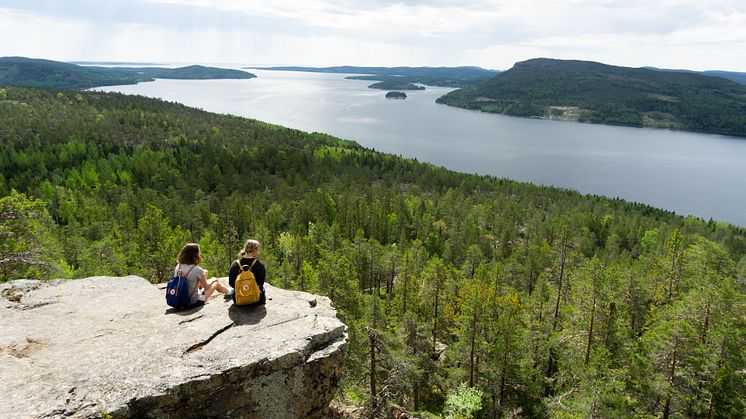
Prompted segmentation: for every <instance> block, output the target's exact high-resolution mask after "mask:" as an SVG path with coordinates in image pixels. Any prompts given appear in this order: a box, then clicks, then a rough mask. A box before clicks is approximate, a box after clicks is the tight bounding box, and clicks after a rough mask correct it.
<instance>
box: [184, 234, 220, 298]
mask: <svg viewBox="0 0 746 419" xmlns="http://www.w3.org/2000/svg"><path fill="white" fill-rule="evenodd" d="M176 261H177V262H178V263H179V264H178V265H176V267H175V268H174V275H177V274H178V272H179V270H180V269H181V271H182V272H184V275H185V276H186V279H187V284H189V295H190V296H191V298H190V300H189V305H190V306H192V305H196V304H204V303H205V301H207V299H209V298H210V296H211V295H212V293H213V292H215V291H218V292H221V293H223V294H225V293H226V292H228V288H226V287H225V286H223V284H221V283H220V281H218V280H217V279H215V280H213V281H210V282H209V283H208V282H207V273H208V271H207V269H202V268H201V267H200V266H199V264H200V263H202V255H201V254H200V250H199V245H198V244H197V243H187V244H186V245H185V246H184V247H182V248H181V251H179V256H177V257H176Z"/></svg>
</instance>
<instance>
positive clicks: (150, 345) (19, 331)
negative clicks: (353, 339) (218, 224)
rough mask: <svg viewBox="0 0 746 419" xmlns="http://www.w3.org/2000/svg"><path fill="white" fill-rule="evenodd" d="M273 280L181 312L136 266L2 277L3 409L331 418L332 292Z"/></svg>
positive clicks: (337, 360) (338, 341)
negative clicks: (257, 292) (239, 297)
mask: <svg viewBox="0 0 746 419" xmlns="http://www.w3.org/2000/svg"><path fill="white" fill-rule="evenodd" d="M221 280H222V281H224V282H225V278H223V279H221ZM266 289H267V297H268V301H267V304H266V305H264V306H253V307H238V306H235V305H234V304H233V303H232V301H230V300H226V299H224V298H223V296H222V295H221V294H218V295H216V296H213V297H212V298H211V299H210V300H209V301H208V302H207V304H205V305H204V306H201V307H197V308H193V309H190V310H185V311H174V310H172V309H169V308H168V306H166V303H165V298H164V290H163V285H161V286H156V285H152V284H150V283H149V282H147V281H146V280H145V279H143V278H140V277H135V276H128V277H123V278H114V277H93V278H86V279H78V280H56V281H30V280H20V281H13V282H9V283H5V284H0V295H2V298H0V330H2V333H1V334H0V363H2V368H0V382H1V383H3V389H4V390H5V391H4V400H3V403H0V417H3V418H5V417H8V418H10V417H61V416H65V417H73V418H78V417H101V416H104V417H115V418H116V417H153V418H156V417H157V418H191V417H194V418H197V417H200V418H202V417H242V418H247V417H248V418H300V417H323V416H324V415H325V411H326V408H327V406H328V404H329V402H330V401H331V399H332V397H333V395H334V392H335V390H336V385H337V382H338V381H339V378H340V376H341V374H342V366H343V361H344V356H345V352H346V349H347V333H346V327H345V325H344V324H343V323H342V322H340V321H339V320H338V319H337V317H336V312H335V310H334V309H333V308H332V306H331V302H330V300H329V299H328V298H326V297H320V296H315V295H311V294H308V293H304V292H295V291H286V290H282V289H279V288H275V287H272V286H271V285H269V284H266Z"/></svg>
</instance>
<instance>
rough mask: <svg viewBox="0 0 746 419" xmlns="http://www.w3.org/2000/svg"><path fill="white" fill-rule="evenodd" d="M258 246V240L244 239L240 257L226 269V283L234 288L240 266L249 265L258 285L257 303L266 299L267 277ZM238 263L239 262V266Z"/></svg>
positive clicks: (261, 302) (262, 302)
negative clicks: (265, 283) (265, 285)
mask: <svg viewBox="0 0 746 419" xmlns="http://www.w3.org/2000/svg"><path fill="white" fill-rule="evenodd" d="M260 247H261V245H260V244H259V242H258V241H256V240H253V239H249V240H246V242H245V243H244V245H243V249H242V250H241V253H240V255H241V257H240V258H239V259H238V260H236V261H234V262H233V263H232V264H231V267H230V269H229V270H228V284H229V285H230V286H231V287H232V288H235V287H236V278H237V277H238V274H239V273H240V272H241V266H249V267H250V269H251V272H252V273H253V274H254V278H256V283H257V285H258V286H259V292H260V294H259V301H258V302H257V304H264V303H265V302H266V300H267V297H266V295H265V293H264V280H265V279H266V277H267V271H266V269H265V268H264V264H263V263H262V262H260V261H259V249H260ZM239 263H240V264H241V265H240V266H239ZM234 292H235V291H234ZM233 298H234V299H233V301H234V302H235V294H234V297H233Z"/></svg>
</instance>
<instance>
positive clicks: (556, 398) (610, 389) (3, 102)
mask: <svg viewBox="0 0 746 419" xmlns="http://www.w3.org/2000/svg"><path fill="white" fill-rule="evenodd" d="M0 196H2V198H0V281H6V280H9V279H18V278H59V277H75V278H80V277H88V276H96V275H113V276H124V275H129V274H135V275H140V276H143V277H146V278H149V279H150V280H152V281H163V280H164V279H165V278H166V277H167V276H168V275H169V274H170V273H171V272H173V266H174V265H175V256H176V254H177V252H178V250H179V248H180V247H181V246H183V245H184V244H185V243H186V242H189V241H195V242H198V243H199V244H200V246H201V248H202V255H203V262H202V265H203V267H204V268H206V269H209V271H210V274H211V275H215V276H224V275H226V273H227V270H228V266H229V265H230V263H231V261H232V260H235V258H236V256H237V253H238V251H239V249H240V247H241V244H242V242H243V240H244V239H247V238H257V239H259V240H260V241H261V242H262V244H263V248H262V254H261V255H262V260H263V262H264V263H265V265H266V267H267V272H268V281H269V282H270V283H272V284H273V285H275V286H279V287H283V288H291V289H303V290H308V291H311V292H314V293H320V294H324V295H328V296H329V297H330V298H331V299H332V300H333V301H334V305H335V307H336V308H337V310H338V313H339V316H340V318H341V319H342V320H343V321H344V322H345V323H346V324H347V325H348V326H349V330H348V333H349V336H350V346H349V350H348V355H347V360H346V362H345V377H344V378H343V381H342V383H341V384H340V385H341V388H342V391H341V392H340V396H339V397H340V399H341V401H343V402H346V403H355V404H360V405H365V406H367V408H368V409H369V410H373V411H374V412H373V413H371V415H370V416H374V417H383V416H384V413H383V412H386V411H388V409H389V407H390V406H391V404H396V405H397V406H399V407H400V408H403V409H404V410H406V411H409V412H421V413H417V414H416V415H415V416H417V417H432V415H438V416H448V415H450V416H453V417H469V416H472V417H509V416H511V415H513V416H517V415H521V416H525V417H538V418H544V417H549V416H553V417H657V416H663V417H666V416H669V417H674V416H687V417H707V416H708V415H709V416H711V417H729V418H730V417H740V416H742V414H743V412H744V411H745V409H746V375H744V374H743V371H744V370H746V353H744V351H743V348H744V347H746V297H745V294H744V292H745V290H746V289H745V287H746V285H745V284H746V283H745V281H746V278H745V277H746V258H745V257H744V254H746V231H744V230H743V229H740V228H735V227H733V226H730V225H728V224H724V223H717V222H713V221H709V222H705V221H702V220H699V219H696V218H691V217H690V218H682V217H680V216H676V215H674V214H672V213H670V212H665V211H661V210H657V209H654V208H651V207H648V206H645V205H639V204H634V203H629V202H624V201H620V200H612V199H606V198H601V197H593V196H582V195H580V194H578V193H575V192H570V191H566V190H560V189H554V188H546V187H538V186H532V185H528V184H522V183H517V182H513V181H509V180H504V179H495V178H491V177H480V176H475V175H467V174H460V173H455V172H451V171H447V170H445V169H441V168H437V167H433V166H432V165H428V164H423V163H419V162H417V161H414V160H407V159H403V158H400V157H396V156H392V155H386V154H382V153H378V152H375V151H373V150H369V149H365V148H363V147H360V146H359V145H357V144H355V143H352V142H348V141H343V140H340V139H336V138H333V137H330V136H327V135H323V134H316V133H314V134H309V133H304V132H300V131H296V130H292V129H288V128H282V127H278V126H274V125H268V124H264V123H261V122H257V121H252V120H247V119H244V118H238V117H232V116H226V115H217V114H211V113H207V112H204V111H200V110H197V109H192V108H188V107H185V106H182V105H179V104H175V103H168V102H162V101H158V100H154V99H148V98H143V97H138V96H124V95H119V94H107V93H101V92H80V91H52V90H35V89H25V88H16V87H8V88H0ZM9 292H10V293H11V295H12V291H9ZM269 297H270V298H271V297H272V296H271V295H270V296H269ZM271 304H272V300H269V301H268V310H271V309H272V308H271V307H270V305H271ZM164 309H165V304H164ZM143 333H147V331H143ZM376 412H377V413H376ZM425 412H430V413H425Z"/></svg>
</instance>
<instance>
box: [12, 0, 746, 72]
mask: <svg viewBox="0 0 746 419" xmlns="http://www.w3.org/2000/svg"><path fill="white" fill-rule="evenodd" d="M71 1H72V3H71V4H89V3H87V2H83V3H80V2H76V1H77V0H71ZM144 1H145V2H134V3H131V2H123V1H121V0H112V1H111V2H110V3H105V4H104V5H102V6H101V7H102V9H101V11H100V12H101V13H107V15H106V16H117V14H116V13H114V12H116V10H118V8H121V7H124V6H125V5H126V6H131V7H132V8H133V9H132V10H129V11H130V13H129V14H128V17H127V19H128V20H126V21H125V20H122V21H119V22H118V21H116V19H114V20H108V21H107V22H106V23H102V22H100V21H98V20H97V19H96V17H97V16H99V15H100V14H99V15H97V14H96V13H86V12H89V11H86V10H79V11H74V12H72V13H71V12H69V13H67V14H66V15H65V16H67V17H66V18H62V17H59V16H55V15H54V14H53V13H52V12H49V11H47V10H43V9H39V8H37V9H36V12H34V13H30V12H19V11H16V10H9V9H2V8H0V36H1V37H2V39H3V40H4V42H3V43H2V44H0V55H11V54H14V55H26V56H32V55H33V56H39V57H48V58H53V59H64V60H71V59H91V60H115V61H120V60H137V61H179V62H247V63H248V62H251V63H287V64H299V65H335V64H352V65H480V66H484V67H490V68H502V69H504V68H509V67H510V66H512V64H513V63H514V62H515V61H519V60H524V59H528V58H533V57H537V56H547V57H555V58H576V59H590V60H595V61H601V62H608V63H611V64H619V65H630V66H645V65H654V66H659V67H682V68H691V69H705V68H707V69H710V68H721V69H729V70H740V71H746V55H745V54H743V53H742V52H743V51H744V49H743V48H744V45H745V44H746V3H742V2H736V1H730V0H725V1H707V2H701V1H691V0H659V1H656V2H650V1H649V0H645V1H643V0H627V1H615V0H597V1H593V2H590V1H579V0H555V1H546V0H524V1H512V2H509V1H502V0H475V1H472V2H469V3H467V4H464V2H462V1H456V0H430V1H425V0H400V1H396V0H394V1H392V0H369V1H365V0H348V1H338V2H333V3H332V2H327V1H322V0H305V1H297V0H293V1H291V0H275V1H272V2H267V1H260V0H243V1H235V0H209V1H208V0H144ZM148 2H149V3H148ZM0 7H1V6H0ZM71 7H72V6H71ZM80 7H82V6H80ZM107 7H110V9H107ZM135 7H139V8H141V10H140V9H136V8H135ZM156 8H157V9H158V11H159V13H160V14H157V15H151V18H150V19H149V20H147V21H145V20H143V21H141V22H138V21H137V19H136V18H137V17H138V16H146V15H148V13H149V12H150V11H152V10H153V9H156ZM28 9H29V10H33V7H30V6H29V8H28ZM169 12H173V13H172V14H173V15H174V16H179V15H181V14H183V15H185V16H190V17H194V16H196V17H197V18H193V19H190V20H189V23H188V24H180V23H179V22H180V21H179V20H178V18H174V20H173V21H171V22H169V23H165V22H163V23H162V22H161V20H162V19H160V18H162V17H163V16H169ZM208 15H209V16H210V18H209V23H210V24H209V25H207V24H206V23H207V22H205V19H207V18H203V22H205V24H200V19H199V17H200V16H208ZM71 16H75V17H76V18H71ZM78 16H79V18H77V17H78ZM154 16H155V17H154ZM112 19H113V18H112ZM132 19H135V20H134V23H133V20H132ZM216 19H217V21H216ZM220 19H224V20H225V21H226V22H228V21H230V25H222V26H221V25H220V22H221V20H220ZM216 22H217V24H216Z"/></svg>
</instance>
